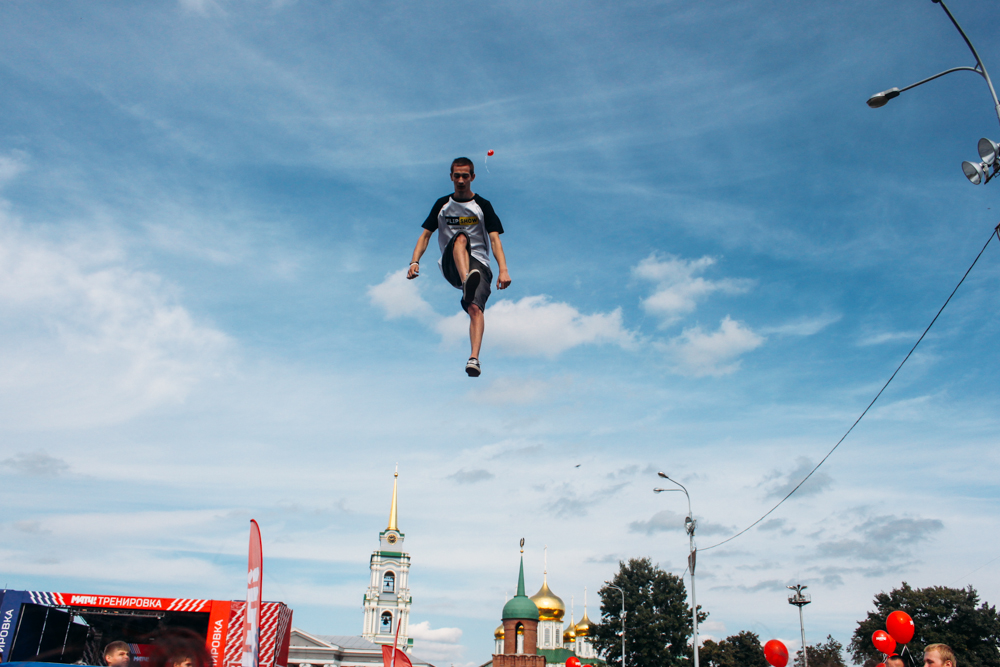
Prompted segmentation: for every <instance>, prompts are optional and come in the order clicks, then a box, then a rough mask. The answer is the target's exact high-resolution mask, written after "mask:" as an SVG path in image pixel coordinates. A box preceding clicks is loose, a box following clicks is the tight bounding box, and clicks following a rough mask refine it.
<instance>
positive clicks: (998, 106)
mask: <svg viewBox="0 0 1000 667" xmlns="http://www.w3.org/2000/svg"><path fill="white" fill-rule="evenodd" d="M932 1H933V2H934V3H936V4H939V5H941V9H943V10H944V13H945V14H947V15H948V18H950V19H951V22H952V23H953V24H954V25H955V28H956V29H957V30H958V33H959V34H960V35H961V36H962V39H964V40H965V44H966V45H967V46H968V47H969V50H970V51H972V55H973V57H974V58H975V59H976V64H977V65H979V69H980V74H982V75H983V78H984V79H986V85H987V86H989V88H990V95H992V96H993V109H994V110H995V111H996V112H997V121H1000V100H997V91H996V89H994V88H993V82H992V81H991V80H990V74H989V72H987V71H986V65H984V64H983V59H982V58H980V57H979V53H978V52H977V51H976V47H974V46H973V45H972V40H971V39H969V36H968V35H966V34H965V31H964V30H962V26H960V25H958V21H956V20H955V17H954V15H952V13H951V10H950V9H948V5H946V4H944V0H932Z"/></svg>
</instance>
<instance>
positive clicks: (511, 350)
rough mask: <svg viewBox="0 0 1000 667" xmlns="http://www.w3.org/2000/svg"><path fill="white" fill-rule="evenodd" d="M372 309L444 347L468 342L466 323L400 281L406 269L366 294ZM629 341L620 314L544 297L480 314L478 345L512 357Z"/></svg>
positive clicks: (498, 305)
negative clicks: (429, 333)
mask: <svg viewBox="0 0 1000 667" xmlns="http://www.w3.org/2000/svg"><path fill="white" fill-rule="evenodd" d="M368 296H369V298H370V299H371V302H372V304H373V305H375V306H378V307H379V308H380V309H381V310H382V311H383V312H384V313H385V316H386V318H388V319H394V318H397V317H412V318H414V319H417V320H420V321H422V322H424V323H426V324H428V325H429V326H431V327H432V328H433V329H434V330H435V331H437V332H438V333H439V334H440V335H441V338H442V340H443V341H444V342H445V343H449V344H458V343H461V342H463V341H466V340H468V337H469V317H468V315H466V314H465V313H464V312H461V311H459V312H457V313H455V314H454V315H452V316H450V317H442V316H440V315H438V314H437V313H435V312H434V309H433V308H432V307H431V305H430V304H429V303H427V301H425V300H424V298H423V297H422V296H421V295H420V291H419V288H418V286H417V281H415V280H407V279H406V269H402V270H400V271H396V272H395V273H390V274H388V275H386V277H385V280H383V281H382V282H381V283H379V284H378V285H372V286H370V287H369V288H368ZM634 338H635V335H634V334H633V333H632V332H631V331H628V330H627V329H626V328H625V327H624V325H623V324H622V313H621V309H620V308H616V309H615V310H613V311H611V312H609V313H595V314H593V315H585V314H583V313H581V312H580V311H579V310H577V309H576V308H574V307H573V306H571V305H569V304H568V303H562V302H552V301H550V300H549V298H548V297H547V296H544V295H540V296H526V297H524V298H523V299H520V300H519V301H510V300H507V299H503V300H501V301H498V302H496V303H494V304H493V305H490V306H487V308H486V334H485V337H484V339H483V340H484V345H488V346H489V347H490V348H491V349H495V350H499V351H501V352H504V353H506V354H509V355H515V356H545V357H554V356H556V355H558V354H560V353H562V352H565V351H566V350H569V349H571V348H574V347H577V346H578V345H586V344H601V343H611V344H614V345H620V346H622V347H629V346H630V345H632V343H633V342H634Z"/></svg>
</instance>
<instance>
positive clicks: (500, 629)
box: [493, 623, 503, 639]
mask: <svg viewBox="0 0 1000 667" xmlns="http://www.w3.org/2000/svg"><path fill="white" fill-rule="evenodd" d="M493 639H503V623H501V624H500V626H499V627H498V628H497V629H496V630H494V631H493Z"/></svg>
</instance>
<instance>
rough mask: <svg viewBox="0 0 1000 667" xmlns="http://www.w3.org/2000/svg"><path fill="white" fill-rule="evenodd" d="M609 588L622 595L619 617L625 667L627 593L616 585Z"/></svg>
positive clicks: (623, 665) (609, 585) (610, 585)
mask: <svg viewBox="0 0 1000 667" xmlns="http://www.w3.org/2000/svg"><path fill="white" fill-rule="evenodd" d="M608 588H614V589H615V590H617V591H618V592H619V593H621V594H622V613H621V614H619V615H620V616H621V619H622V667H625V591H623V590H622V589H620V588H618V586H615V585H614V584H608Z"/></svg>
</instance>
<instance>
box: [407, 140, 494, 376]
mask: <svg viewBox="0 0 1000 667" xmlns="http://www.w3.org/2000/svg"><path fill="white" fill-rule="evenodd" d="M474 180H476V169H475V166H474V165H473V164H472V160H470V159H469V158H467V157H460V158H456V159H455V161H454V162H452V163H451V182H452V183H453V184H454V185H455V194H453V195H445V196H444V197H441V199H438V200H437V201H436V202H434V208H432V209H431V212H430V215H428V216H427V219H426V220H424V224H423V228H424V231H423V232H421V234H420V238H419V239H417V247H416V248H414V249H413V261H412V262H410V269H409V271H407V272H406V277H407V278H408V279H410V280H413V279H414V278H416V277H417V276H419V275H420V258H421V257H422V256H423V254H424V251H426V250H427V244H428V243H430V240H431V234H433V233H434V232H435V231H437V232H439V234H438V245H440V247H441V259H440V260H439V261H438V266H440V267H441V272H442V273H443V274H444V277H445V280H447V281H448V282H449V283H451V284H452V285H453V286H455V287H456V288H458V289H460V290H462V308H463V309H464V310H465V312H467V313H468V314H469V340H470V341H471V342H472V355H471V356H470V357H469V361H468V362H467V363H466V364H465V372H466V373H468V374H469V376H470V377H479V373H480V368H479V347H480V346H481V345H482V343H483V328H484V324H485V322H484V318H483V311H484V310H486V300H487V299H488V298H490V283H491V282H493V272H492V271H490V249H491V247H492V251H493V256H494V257H496V260H497V267H498V268H499V269H500V275H499V277H497V289H507V286H508V285H510V275H509V274H508V273H507V259H506V258H505V257H504V254H503V245H502V244H501V243H500V235H501V234H503V225H501V224H500V218H498V217H497V214H496V213H495V212H494V211H493V206H492V205H491V204H490V203H489V202H488V201H486V200H485V199H483V198H482V197H480V196H479V195H477V194H476V193H474V192H473V191H472V181H474Z"/></svg>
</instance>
